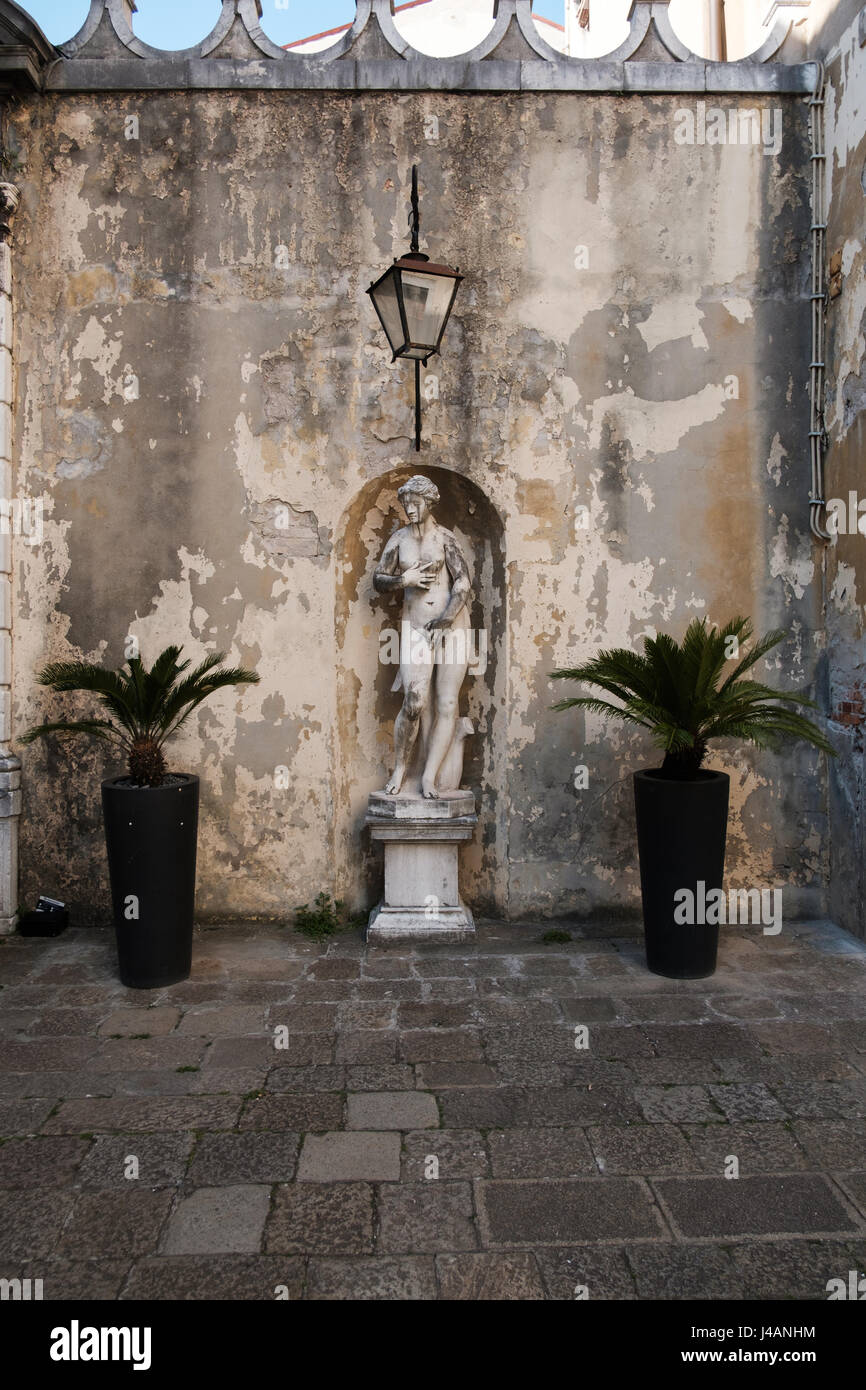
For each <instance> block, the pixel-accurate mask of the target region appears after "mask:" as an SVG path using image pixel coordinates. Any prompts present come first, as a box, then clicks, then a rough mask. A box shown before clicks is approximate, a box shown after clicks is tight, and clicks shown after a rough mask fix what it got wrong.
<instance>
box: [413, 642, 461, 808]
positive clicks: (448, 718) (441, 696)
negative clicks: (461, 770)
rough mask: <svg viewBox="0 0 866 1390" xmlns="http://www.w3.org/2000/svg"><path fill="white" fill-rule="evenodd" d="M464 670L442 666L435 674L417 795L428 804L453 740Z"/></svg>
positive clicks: (432, 796) (455, 666)
mask: <svg viewBox="0 0 866 1390" xmlns="http://www.w3.org/2000/svg"><path fill="white" fill-rule="evenodd" d="M467 669H468V665H467V663H465V662H464V663H461V664H460V665H459V666H458V665H455V664H452V663H448V662H445V663H443V664H442V665H441V666H439V667H438V668H437V671H436V692H435V696H434V709H435V718H434V721H433V728H432V731H431V733H430V739H429V743H428V745H427V760H426V762H425V764H424V774H423V776H422V778H421V794H422V796H426V797H428V798H429V799H431V800H435V799H436V798H437V796H438V792H437V791H436V778H437V777H438V775H439V769H440V767H441V766H442V762H443V760H444V758H445V754H446V753H447V752H448V749H449V748H450V747H451V742H452V739H453V738H454V729H455V726H456V723H457V707H458V703H459V699H460V687H461V686H462V684H463V681H464V679H465V678H466V671H467Z"/></svg>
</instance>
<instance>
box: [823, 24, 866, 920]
mask: <svg viewBox="0 0 866 1390" xmlns="http://www.w3.org/2000/svg"><path fill="white" fill-rule="evenodd" d="M863 37H864V40H866V29H864V34H863ZM827 79H828V90H827V108H826V109H827V127H826V129H827V156H828V158H827V185H828V190H829V195H830V196H829V212H828V227H827V246H828V252H829V254H830V255H831V256H832V255H833V254H834V253H835V252H841V253H842V292H841V294H840V295H839V296H838V297H837V298H834V299H832V300H831V301H830V304H829V307H828V313H827V325H828V355H827V361H828V382H827V396H826V426H827V432H828V435H829V438H830V449H829V452H828V455H827V461H826V466H825V473H826V477H825V484H824V492H825V496H826V498H827V499H828V500H831V499H838V500H839V501H840V502H843V503H844V506H845V511H846V513H848V514H849V515H848V516H846V517H845V519H844V520H843V523H842V525H841V526H840V527H839V530H838V534H837V535H836V536H835V538H834V540H833V542H832V544H831V546H830V547H829V548H828V551H827V555H826V573H825V589H826V600H825V603H826V613H827V619H826V621H827V641H828V659H829V661H828V664H829V674H830V700H831V710H832V712H833V719H834V727H835V730H836V735H835V742H836V745H837V747H838V751H839V757H838V758H837V759H836V760H835V761H834V762H833V764H832V769H831V774H830V814H831V847H832V852H831V866H830V910H831V913H832V916H833V917H834V919H835V920H836V921H837V922H839V923H840V925H842V926H844V927H846V928H847V929H848V930H849V931H852V932H855V933H857V934H858V935H860V936H863V937H866V751H864V736H866V709H864V701H866V644H864V628H866V622H864V614H866V470H864V459H866V46H864V45H863V44H861V42H860V34H859V26H858V25H857V24H856V23H855V24H854V25H852V26H851V28H850V29H849V30H848V31H847V32H846V34H845V35H844V37H843V39H842V41H841V45H840V52H839V54H838V56H837V57H836V58H835V60H834V61H833V62H832V63H831V64H830V66H829V68H828V72H827ZM861 505H862V511H859V510H858V508H859V507H860V506H861ZM834 511H835V509H834ZM855 518H856V519H855ZM852 523H853V524H852ZM858 524H859V525H862V530H859V529H858Z"/></svg>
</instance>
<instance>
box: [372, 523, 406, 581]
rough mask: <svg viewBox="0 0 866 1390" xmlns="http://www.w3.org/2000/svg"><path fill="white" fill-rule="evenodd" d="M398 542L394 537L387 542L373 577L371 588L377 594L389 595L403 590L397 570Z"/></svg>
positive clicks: (398, 557)
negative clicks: (397, 590)
mask: <svg viewBox="0 0 866 1390" xmlns="http://www.w3.org/2000/svg"><path fill="white" fill-rule="evenodd" d="M399 563H400V542H399V541H398V539H397V537H396V536H393V537H392V538H391V540H389V542H388V544H387V545H386V546H385V549H384V550H383V552H382V558H381V560H380V561H379V564H378V565H377V567H376V572H375V574H374V575H373V588H374V589H375V590H376V592H377V593H378V594H390V593H393V592H394V591H395V590H396V589H402V588H403V576H402V574H401V573H400V571H399V569H398V565H399Z"/></svg>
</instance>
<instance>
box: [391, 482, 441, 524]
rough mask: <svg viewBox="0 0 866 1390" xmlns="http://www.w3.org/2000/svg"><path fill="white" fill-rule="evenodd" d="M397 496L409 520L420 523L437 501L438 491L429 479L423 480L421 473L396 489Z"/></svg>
mask: <svg viewBox="0 0 866 1390" xmlns="http://www.w3.org/2000/svg"><path fill="white" fill-rule="evenodd" d="M397 496H398V497H399V498H400V501H401V503H402V505H403V510H404V512H405V513H406V515H407V517H408V518H409V520H410V521H411V522H421V521H423V520H424V518H425V517H426V516H427V514H428V513H429V512H430V511H432V509H433V508H434V507H435V506H436V504H437V502H438V501H439V489H438V487H437V486H436V484H435V483H433V482H431V481H430V479H429V478H425V477H424V475H423V473H416V474H415V476H414V477H412V478H410V479H409V481H408V482H406V483H404V484H403V486H402V487H401V488H398V490H397ZM413 513H414V515H413Z"/></svg>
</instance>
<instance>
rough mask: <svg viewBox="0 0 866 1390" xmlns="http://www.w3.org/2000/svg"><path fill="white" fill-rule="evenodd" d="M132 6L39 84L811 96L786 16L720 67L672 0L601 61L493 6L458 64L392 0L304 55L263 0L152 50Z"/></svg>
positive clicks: (102, 4) (101, 23)
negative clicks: (187, 44) (274, 31)
mask: <svg viewBox="0 0 866 1390" xmlns="http://www.w3.org/2000/svg"><path fill="white" fill-rule="evenodd" d="M7 10H8V11H10V12H11V11H13V10H15V11H16V12H17V13H18V14H19V15H20V11H17V7H15V6H12V5H10V4H9V3H8V0H0V35H2V23H3V15H4V14H5V12H6V11H7ZM135 10H136V5H135V0H91V8H90V13H89V14H88V16H87V18H86V20H85V22H84V24H83V25H82V27H81V29H80V30H79V32H78V33H77V34H76V35H75V36H74V37H73V38H71V39H69V40H68V42H66V43H64V44H61V45H60V46H59V49H52V53H51V60H49V61H46V62H45V64H44V65H43V67H42V69H41V70H40V73H39V76H40V82H39V83H38V85H42V86H44V87H45V88H46V89H48V90H54V91H60V90H66V91H92V90H136V89H150V88H193V89H194V88H199V89H208V88H232V87H237V88H260V89H268V88H271V89H292V88H301V89H302V88H311V89H322V88H327V89H331V90H337V91H340V90H344V91H434V90H435V91H466V92H468V91H487V92H494V91H499V92H503V91H508V92H514V91H534V92H538V91H576V92H577V91H587V92H592V91H596V92H601V91H621V92H628V91H663V92H665V91H666V92H679V91H690V92H702V91H706V92H725V91H728V92H738V91H742V92H762V91H764V92H806V91H810V90H811V89H812V87H813V85H814V65H813V64H810V63H803V64H788V63H778V62H773V59H774V57H775V56H776V54H777V53H778V52H779V50H780V49H781V47H782V45H783V44H784V42H785V39H786V37H787V35H788V32H789V29H790V24H791V22H790V20H787V19H780V20H779V21H778V23H777V25H776V28H775V29H774V31H773V33H772V34H771V36H770V37H769V38H768V39H767V41H766V43H765V44H764V45H763V47H762V48H761V49H760V50H759V51H758V52H757V53H754V54H752V55H751V56H750V57H749V58H747V59H744V60H742V61H739V62H732V63H727V62H725V63H714V62H709V61H707V60H706V59H705V58H702V57H699V56H698V55H697V54H695V53H692V52H691V51H690V50H689V49H688V48H687V47H686V46H685V45H684V44H683V43H682V42H681V41H680V39H679V38H678V37H677V35H676V33H675V32H674V30H673V27H672V26H671V22H670V15H669V0H633V3H632V6H631V10H630V11H629V24H630V29H629V34H628V37H627V39H626V40H625V42H624V43H622V44H621V45H620V46H619V48H617V49H616V50H615V51H614V52H612V53H609V54H606V55H604V56H603V57H600V58H578V57H569V56H566V55H563V54H562V53H560V52H558V51H557V50H556V49H554V48H551V46H550V45H549V44H548V43H546V42H545V40H544V38H543V37H542V35H541V34H540V33H539V31H538V29H537V27H536V25H535V22H534V20H533V17H532V0H491V10H492V14H491V29H490V32H489V33H488V34H487V36H486V37H485V38H484V39H483V40H482V42H481V43H479V44H477V45H476V47H474V48H472V49H470V50H469V51H468V52H467V53H462V54H460V55H459V56H457V57H450V58H432V57H430V56H428V55H427V54H424V53H419V52H418V51H417V50H416V49H414V48H413V47H412V46H411V44H409V43H408V42H407V41H406V40H405V39H404V38H403V37H402V35H401V34H400V33H399V31H398V29H397V27H396V25H395V23H394V17H393V16H394V0H357V5H356V14H355V19H354V21H353V23H352V25H351V27H350V28H349V29H348V30H347V31H346V33H345V34H343V35H342V36H341V37H340V38H339V39H338V40H337V42H336V43H334V44H333V45H332V46H331V47H330V48H327V49H324V50H320V51H318V52H314V53H303V54H302V53H298V52H296V51H293V50H287V49H284V48H281V47H279V45H277V44H275V43H274V42H273V41H272V40H271V39H269V38H268V36H267V35H266V34H265V33H264V31H263V30H262V27H261V18H262V7H261V3H260V0H223V5H222V10H221V12H220V15H219V18H218V19H217V22H216V24H215V26H214V28H213V30H212V31H211V33H210V34H208V35H207V37H206V38H204V39H202V40H201V42H199V43H197V44H195V45H193V46H192V47H191V48H185V49H178V50H164V49H158V48H152V47H151V46H150V45H148V44H146V43H144V42H142V40H141V39H139V38H137V37H136V35H135V33H134V30H133V15H134V13H135ZM33 27H34V28H35V26H33ZM37 32H39V31H38V30H37ZM46 42H47V41H46ZM49 47H50V45H49ZM35 85H37V84H35Z"/></svg>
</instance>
